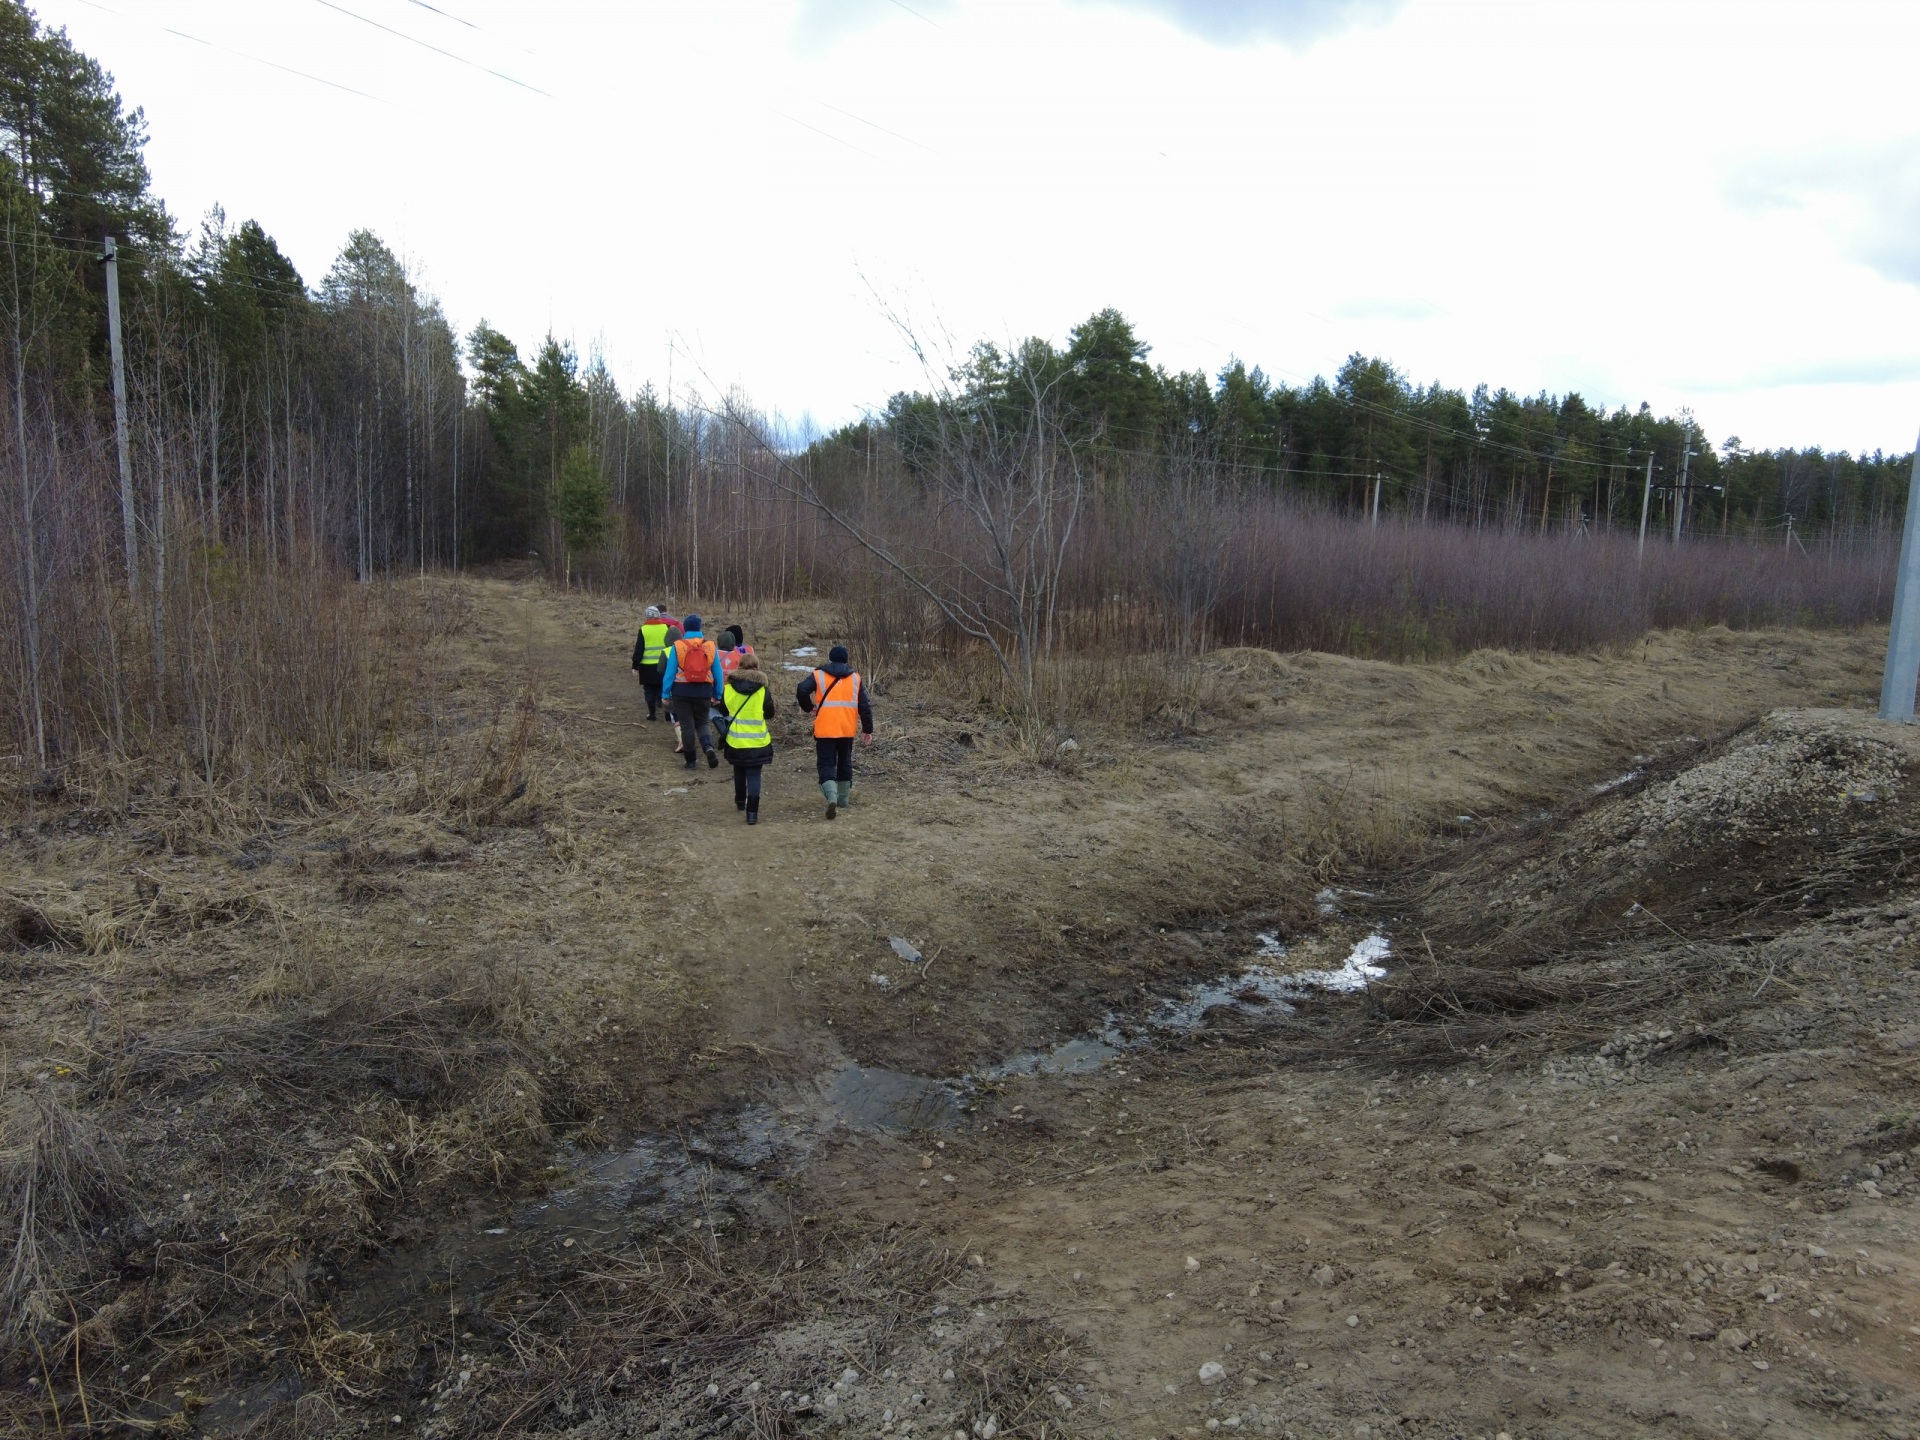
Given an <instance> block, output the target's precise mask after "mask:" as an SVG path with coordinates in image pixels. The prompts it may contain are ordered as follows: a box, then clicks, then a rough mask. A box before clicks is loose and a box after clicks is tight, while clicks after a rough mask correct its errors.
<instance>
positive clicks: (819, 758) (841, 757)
mask: <svg viewBox="0 0 1920 1440" xmlns="http://www.w3.org/2000/svg"><path fill="white" fill-rule="evenodd" d="M813 761H814V764H815V765H816V766H818V767H819V770H820V778H821V779H822V780H846V781H849V782H851V781H852V779H853V737H852V736H851V735H845V736H842V737H841V738H840V739H838V740H822V739H820V738H819V737H817V736H816V737H815V738H814V742H813Z"/></svg>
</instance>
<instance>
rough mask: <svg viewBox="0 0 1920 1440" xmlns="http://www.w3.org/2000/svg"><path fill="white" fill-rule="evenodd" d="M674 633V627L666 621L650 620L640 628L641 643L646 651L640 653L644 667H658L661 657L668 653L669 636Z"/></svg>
mask: <svg viewBox="0 0 1920 1440" xmlns="http://www.w3.org/2000/svg"><path fill="white" fill-rule="evenodd" d="M672 633H673V627H672V626H670V625H669V624H667V622H666V621H664V620H649V621H647V622H646V624H644V625H642V626H641V627H640V643H641V644H642V645H644V646H646V649H644V650H642V651H641V652H640V663H641V664H642V665H658V664H659V663H660V657H661V656H662V655H665V654H666V653H667V636H669V635H671V634H672Z"/></svg>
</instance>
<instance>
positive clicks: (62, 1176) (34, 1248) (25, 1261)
mask: <svg viewBox="0 0 1920 1440" xmlns="http://www.w3.org/2000/svg"><path fill="white" fill-rule="evenodd" d="M129 1209H130V1187H129V1184H128V1179H127V1175H126V1171H125V1167H124V1165H123V1164H122V1162H121V1160H120V1157H119V1156H118V1155H117V1154H116V1152H115V1150H114V1147H113V1145H112V1143H111V1142H110V1141H109V1140H108V1139H107V1138H106V1137H105V1135H103V1134H102V1133H101V1131H100V1129H99V1127H98V1126H97V1124H96V1123H95V1122H94V1121H92V1120H91V1119H90V1118H88V1117H85V1116H83V1115H82V1114H81V1113H79V1112H77V1111H76V1110H74V1109H73V1108H72V1107H71V1106H70V1105H69V1104H68V1103H67V1102H66V1100H65V1099H64V1098H63V1097H62V1096H60V1095H59V1094H58V1093H55V1092H51V1091H47V1090H42V1091H40V1092H38V1093H34V1094H20V1093H17V1092H16V1093H13V1094H8V1095H5V1096H4V1097H0V1234H4V1235H5V1236H6V1238H7V1248H8V1252H9V1253H8V1257H7V1261H6V1266H5V1271H4V1274H0V1351H13V1350H15V1349H16V1348H17V1347H20V1346H23V1345H29V1344H30V1345H33V1346H35V1347H36V1348H37V1347H38V1346H39V1338H38V1337H39V1336H41V1335H42V1334H45V1333H47V1332H50V1331H57V1330H60V1329H63V1328H65V1327H67V1326H68V1325H70V1324H71V1325H77V1324H78V1322H79V1317H78V1312H77V1311H76V1310H75V1309H74V1300H73V1294H72V1292H73V1289H74V1287H75V1286H76V1285H77V1284H78V1283H79V1282H80V1281H81V1280H82V1279H83V1278H84V1277H85V1276H86V1275H87V1274H88V1272H89V1271H90V1269H91V1268H92V1263H93V1260H94V1259H95V1256H96V1253H97V1249H98V1247H97V1245H96V1244H95V1242H96V1240H97V1239H98V1238H99V1237H101V1236H103V1235H104V1234H105V1233H106V1232H107V1229H108V1227H110V1226H112V1225H114V1224H116V1223H118V1222H119V1221H120V1220H121V1219H123V1218H124V1217H125V1216H126V1215H127V1214H128V1212H129Z"/></svg>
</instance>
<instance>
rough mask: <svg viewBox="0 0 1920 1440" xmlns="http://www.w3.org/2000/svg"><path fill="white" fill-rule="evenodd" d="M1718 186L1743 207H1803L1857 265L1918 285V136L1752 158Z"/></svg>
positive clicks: (1919, 196) (1893, 278)
mask: <svg viewBox="0 0 1920 1440" xmlns="http://www.w3.org/2000/svg"><path fill="white" fill-rule="evenodd" d="M1726 191H1727V196H1728V198H1729V200H1731V201H1732V202H1733V203H1734V204H1736V205H1740V206H1743V207H1746V208H1748V209H1752V210H1766V209H1792V210H1802V211H1806V212H1808V213H1809V214H1811V215H1813V216H1814V217H1815V218H1816V219H1817V220H1818V221H1819V223H1820V224H1821V225H1822V226H1824V227H1825V228H1826V229H1827V230H1828V231H1829V232H1830V233H1831V234H1833V235H1834V236H1835V237H1836V238H1837V239H1838V240H1840V242H1841V243H1842V244H1843V245H1844V246H1845V248H1846V250H1847V252H1848V253H1849V254H1850V255H1852V256H1853V257H1854V258H1856V259H1858V260H1859V261H1861V262H1862V263H1863V264H1866V265H1870V266H1872V267H1873V268H1874V269H1875V270H1877V271H1879V272H1880V273H1881V274H1882V275H1885V276H1886V277H1887V278H1889V279H1891V280H1898V281H1900V282H1901V283H1903V284H1907V285H1920V135H1904V136H1901V137H1899V138H1897V139H1894V140H1885V141H1879V142H1868V143H1864V144H1860V143H1835V144H1828V145H1823V146H1818V147H1814V148H1808V149H1800V150H1797V151H1789V152H1786V153H1784V154H1777V155H1768V156H1756V157H1752V158H1750V159H1748V160H1746V161H1744V162H1742V163H1740V164H1739V165H1736V166H1734V167H1733V168H1732V169H1731V170H1730V172H1729V174H1728V177H1727V184H1726Z"/></svg>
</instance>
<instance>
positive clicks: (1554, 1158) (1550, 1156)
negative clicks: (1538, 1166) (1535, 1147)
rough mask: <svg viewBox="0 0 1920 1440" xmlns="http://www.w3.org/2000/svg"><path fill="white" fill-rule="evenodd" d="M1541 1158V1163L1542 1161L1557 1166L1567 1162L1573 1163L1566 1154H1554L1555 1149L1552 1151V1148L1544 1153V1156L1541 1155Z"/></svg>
mask: <svg viewBox="0 0 1920 1440" xmlns="http://www.w3.org/2000/svg"><path fill="white" fill-rule="evenodd" d="M1540 1160H1541V1163H1542V1164H1545V1165H1556V1166H1558V1165H1566V1164H1570V1163H1571V1162H1570V1161H1569V1160H1568V1159H1567V1157H1566V1156H1564V1155H1556V1154H1554V1153H1553V1151H1551V1150H1549V1151H1547V1153H1546V1154H1544V1155H1542V1156H1541V1157H1540Z"/></svg>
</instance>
